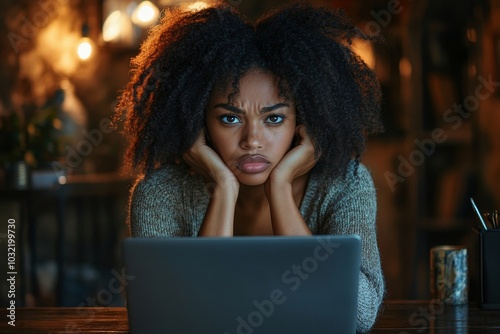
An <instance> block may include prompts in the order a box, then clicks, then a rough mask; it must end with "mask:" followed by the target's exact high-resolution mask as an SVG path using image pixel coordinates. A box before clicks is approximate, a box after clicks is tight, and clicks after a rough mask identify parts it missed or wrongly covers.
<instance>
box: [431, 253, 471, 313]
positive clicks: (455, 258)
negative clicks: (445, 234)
mask: <svg viewBox="0 0 500 334" xmlns="http://www.w3.org/2000/svg"><path fill="white" fill-rule="evenodd" d="M430 255H431V259H430V262H431V268H430V288H431V296H432V298H433V299H437V300H440V301H442V302H443V303H445V304H450V305H462V304H467V302H468V286H469V283H468V273H467V248H464V247H460V246H438V247H434V248H432V249H431V253H430Z"/></svg>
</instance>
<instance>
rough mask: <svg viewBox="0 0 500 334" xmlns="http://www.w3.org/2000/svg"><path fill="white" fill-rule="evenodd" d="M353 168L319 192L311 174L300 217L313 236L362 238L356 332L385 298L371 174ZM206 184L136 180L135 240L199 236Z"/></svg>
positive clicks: (177, 176)
mask: <svg viewBox="0 0 500 334" xmlns="http://www.w3.org/2000/svg"><path fill="white" fill-rule="evenodd" d="M354 166H355V164H354V163H352V164H351V165H350V167H349V171H348V175H347V177H346V178H338V179H336V180H335V181H334V182H333V183H332V184H330V186H329V187H326V189H325V187H320V185H321V182H322V180H321V176H320V175H315V174H311V176H310V178H309V181H308V184H307V189H306V193H305V195H304V198H303V200H302V203H301V205H300V213H301V214H302V217H303V218H304V220H305V222H306V223H307V225H308V226H309V228H310V230H311V232H312V233H313V234H335V235H338V234H358V235H359V236H360V237H361V240H362V258H361V272H360V276H359V294H358V320H357V331H358V332H366V331H368V330H369V329H370V328H371V327H372V326H373V324H374V322H375V320H376V317H377V313H378V310H379V307H380V305H381V303H382V300H383V296H384V292H385V289H384V279H383V275H382V269H381V265H380V255H379V250H378V246H377V235H376V224H375V220H376V210H377V203H376V193H375V188H374V185H373V181H372V178H371V176H370V173H369V172H368V170H367V169H366V168H365V167H364V166H363V165H361V164H360V165H359V166H358V168H357V173H355V172H354V168H355V167H354ZM208 201H209V193H208V191H207V190H206V187H205V186H204V183H203V180H202V179H201V178H198V177H196V176H189V175H188V173H187V170H186V169H185V167H183V166H180V165H173V166H166V167H164V168H161V169H159V170H157V171H155V172H154V173H152V174H151V175H150V176H149V177H147V178H145V179H141V180H138V182H136V184H135V186H134V188H133V189H132V192H131V197H130V213H129V224H130V231H131V234H132V236H134V237H153V238H154V237H168V236H196V235H197V233H198V230H199V228H200V225H201V223H202V221H203V218H204V215H205V211H206V208H207V206H208Z"/></svg>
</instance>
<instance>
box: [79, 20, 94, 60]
mask: <svg viewBox="0 0 500 334" xmlns="http://www.w3.org/2000/svg"><path fill="white" fill-rule="evenodd" d="M88 33H89V26H88V25H87V23H84V24H83V26H82V38H81V39H80V41H79V43H78V47H77V54H78V58H80V59H81V60H83V61H86V60H89V59H90V58H91V57H92V55H93V53H94V42H93V41H92V40H91V39H90V38H89V37H88Z"/></svg>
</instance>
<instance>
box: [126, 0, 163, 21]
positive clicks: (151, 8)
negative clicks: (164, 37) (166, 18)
mask: <svg viewBox="0 0 500 334" xmlns="http://www.w3.org/2000/svg"><path fill="white" fill-rule="evenodd" d="M159 16H160V10H159V9H158V7H156V6H155V5H154V4H153V3H152V2H151V1H142V2H141V3H140V4H139V6H137V7H136V8H135V10H134V12H133V13H132V22H134V24H136V25H138V26H139V27H142V28H147V27H149V26H151V25H152V24H153V23H155V22H156V20H158V17H159Z"/></svg>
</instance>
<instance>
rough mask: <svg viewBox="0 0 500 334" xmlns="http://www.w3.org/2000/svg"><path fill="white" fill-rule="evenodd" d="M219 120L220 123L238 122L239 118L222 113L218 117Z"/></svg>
mask: <svg viewBox="0 0 500 334" xmlns="http://www.w3.org/2000/svg"><path fill="white" fill-rule="evenodd" d="M220 120H221V121H222V123H225V124H236V123H240V120H239V119H238V117H236V116H233V115H222V116H221V117H220Z"/></svg>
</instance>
